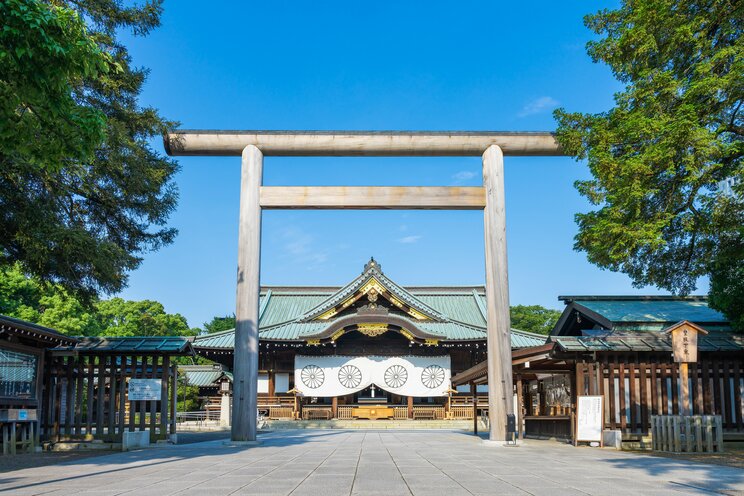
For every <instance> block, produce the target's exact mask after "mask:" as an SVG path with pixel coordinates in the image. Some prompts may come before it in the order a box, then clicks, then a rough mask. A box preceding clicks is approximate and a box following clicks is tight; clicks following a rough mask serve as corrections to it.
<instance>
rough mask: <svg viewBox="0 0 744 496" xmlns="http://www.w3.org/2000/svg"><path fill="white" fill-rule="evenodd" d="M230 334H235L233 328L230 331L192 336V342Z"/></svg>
mask: <svg viewBox="0 0 744 496" xmlns="http://www.w3.org/2000/svg"><path fill="white" fill-rule="evenodd" d="M231 332H232V333H234V332H235V328H234V327H233V328H232V329H225V330H224V331H217V332H210V333H207V334H200V335H198V336H194V341H197V340H199V339H206V338H211V337H214V336H224V335H225V334H229V333H231Z"/></svg>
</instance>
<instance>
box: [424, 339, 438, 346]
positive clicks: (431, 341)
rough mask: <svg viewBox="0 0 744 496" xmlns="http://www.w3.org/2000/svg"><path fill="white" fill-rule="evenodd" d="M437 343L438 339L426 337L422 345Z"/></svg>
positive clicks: (434, 344)
mask: <svg viewBox="0 0 744 496" xmlns="http://www.w3.org/2000/svg"><path fill="white" fill-rule="evenodd" d="M438 344H439V340H438V339H427V340H425V341H424V346H436V345H438Z"/></svg>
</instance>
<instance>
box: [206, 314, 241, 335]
mask: <svg viewBox="0 0 744 496" xmlns="http://www.w3.org/2000/svg"><path fill="white" fill-rule="evenodd" d="M230 329H235V315H234V314H233V315H225V316H224V317H213V318H212V320H210V321H209V322H205V323H204V332H205V333H207V334H212V333H215V332H220V331H229V330H230Z"/></svg>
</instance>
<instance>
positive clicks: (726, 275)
mask: <svg viewBox="0 0 744 496" xmlns="http://www.w3.org/2000/svg"><path fill="white" fill-rule="evenodd" d="M742 229H744V226H742ZM742 253H744V235H740V236H739V237H738V238H736V239H723V240H722V242H721V247H720V248H719V252H718V256H717V257H716V259H715V261H714V263H713V264H712V268H711V277H710V295H709V296H710V300H709V303H710V305H711V306H712V307H714V308H719V309H722V310H726V315H727V316H728V318H729V319H730V320H731V324H732V326H733V327H734V328H735V329H738V330H739V331H744V263H742V255H741V254H742Z"/></svg>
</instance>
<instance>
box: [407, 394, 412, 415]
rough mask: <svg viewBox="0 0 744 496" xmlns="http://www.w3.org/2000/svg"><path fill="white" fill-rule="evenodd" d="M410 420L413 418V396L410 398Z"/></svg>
mask: <svg viewBox="0 0 744 496" xmlns="http://www.w3.org/2000/svg"><path fill="white" fill-rule="evenodd" d="M408 418H409V419H412V418H413V396H409V397H408Z"/></svg>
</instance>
